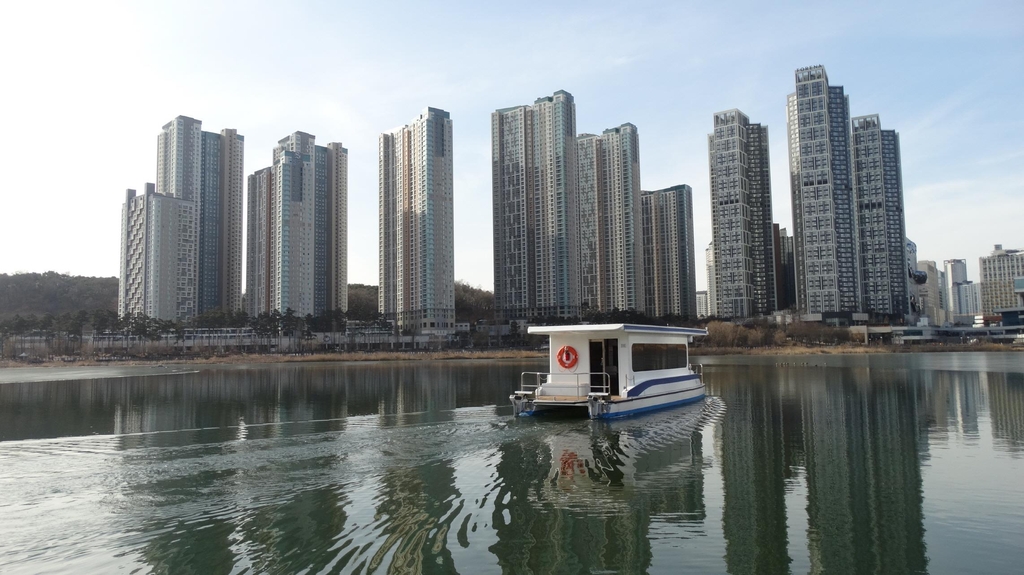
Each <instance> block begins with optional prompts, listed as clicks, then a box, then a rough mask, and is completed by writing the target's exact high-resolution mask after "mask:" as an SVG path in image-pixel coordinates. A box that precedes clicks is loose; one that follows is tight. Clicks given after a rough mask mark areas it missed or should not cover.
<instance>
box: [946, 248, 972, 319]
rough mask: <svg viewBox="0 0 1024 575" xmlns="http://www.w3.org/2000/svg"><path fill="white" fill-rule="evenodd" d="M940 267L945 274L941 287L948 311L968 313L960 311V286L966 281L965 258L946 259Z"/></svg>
mask: <svg viewBox="0 0 1024 575" xmlns="http://www.w3.org/2000/svg"><path fill="white" fill-rule="evenodd" d="M942 268H943V271H945V274H946V278H945V279H946V283H945V284H944V285H943V288H944V289H945V290H946V301H947V302H949V311H950V312H952V313H954V314H960V313H968V312H964V311H960V286H961V285H962V284H965V283H967V260H946V261H944V262H942Z"/></svg>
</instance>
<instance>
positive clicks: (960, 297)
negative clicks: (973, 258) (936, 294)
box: [956, 281, 981, 315]
mask: <svg viewBox="0 0 1024 575" xmlns="http://www.w3.org/2000/svg"><path fill="white" fill-rule="evenodd" d="M956 295H957V303H956V313H957V314H959V315H977V314H979V313H981V284H978V283H974V282H972V281H965V282H963V283H961V284H960V285H958V286H957V293H956Z"/></svg>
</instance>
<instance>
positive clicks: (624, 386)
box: [509, 324, 708, 419]
mask: <svg viewBox="0 0 1024 575" xmlns="http://www.w3.org/2000/svg"><path fill="white" fill-rule="evenodd" d="M528 333H531V334H540V335H547V336H548V337H550V338H551V345H550V350H551V351H550V354H549V358H548V371H546V372H529V371H528V372H524V373H523V374H522V376H521V377H520V384H519V391H517V392H515V393H513V394H512V395H510V396H509V399H511V400H512V408H513V411H514V413H515V415H534V414H537V413H540V412H543V411H548V410H554V409H560V410H566V409H569V410H572V409H575V410H578V411H586V412H587V414H588V415H589V416H590V418H591V419H598V418H607V417H619V416H623V415H631V414H634V413H640V412H644V411H651V410H654V409H661V408H663V407H669V406H672V405H681V404H684V403H690V402H694V401H698V400H700V399H701V398H703V397H704V381H703V380H702V378H701V368H700V366H699V365H698V366H693V365H690V363H689V355H688V348H687V345H688V344H689V343H690V342H691V341H693V338H694V337H696V336H703V335H707V333H708V332H707V330H704V329H693V328H685V327H662V326H653V325H632V324H606V325H563V326H543V327H530V328H529V330H528Z"/></svg>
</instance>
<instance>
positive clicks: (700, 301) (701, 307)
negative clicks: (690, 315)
mask: <svg viewBox="0 0 1024 575" xmlns="http://www.w3.org/2000/svg"><path fill="white" fill-rule="evenodd" d="M709 315H711V313H710V310H709V309H708V292H707V290H700V291H698V292H697V317H698V318H701V319H703V318H706V317H708V316H709Z"/></svg>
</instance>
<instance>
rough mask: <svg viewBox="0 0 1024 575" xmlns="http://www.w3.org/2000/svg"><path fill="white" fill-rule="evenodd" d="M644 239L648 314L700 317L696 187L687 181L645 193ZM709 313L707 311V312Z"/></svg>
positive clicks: (645, 300)
mask: <svg viewBox="0 0 1024 575" xmlns="http://www.w3.org/2000/svg"><path fill="white" fill-rule="evenodd" d="M640 205H641V214H642V215H641V225H640V228H641V233H640V236H641V241H640V242H638V243H641V244H642V251H643V258H642V259H643V261H642V263H643V274H644V276H646V277H644V278H643V279H644V282H643V286H644V288H645V289H644V292H645V296H644V302H643V309H644V310H645V311H646V313H647V315H649V316H652V317H662V316H666V315H678V316H681V317H683V318H684V319H694V318H696V317H697V315H698V312H697V277H696V269H695V262H694V256H693V252H694V249H693V248H694V246H693V190H692V189H691V188H690V186H688V185H686V184H682V185H678V186H672V187H671V188H665V189H663V190H655V191H651V192H642V193H641V194H640ZM705 315H706V313H705Z"/></svg>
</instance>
